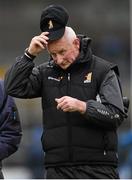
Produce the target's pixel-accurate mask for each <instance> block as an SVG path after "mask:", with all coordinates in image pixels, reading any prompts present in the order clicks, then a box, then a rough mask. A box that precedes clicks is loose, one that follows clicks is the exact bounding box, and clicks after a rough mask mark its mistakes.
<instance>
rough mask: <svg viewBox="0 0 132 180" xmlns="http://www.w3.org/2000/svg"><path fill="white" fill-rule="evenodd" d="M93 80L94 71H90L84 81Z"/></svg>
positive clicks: (89, 81)
mask: <svg viewBox="0 0 132 180" xmlns="http://www.w3.org/2000/svg"><path fill="white" fill-rule="evenodd" d="M91 80H92V72H90V73H88V74H87V75H86V76H85V79H84V83H91Z"/></svg>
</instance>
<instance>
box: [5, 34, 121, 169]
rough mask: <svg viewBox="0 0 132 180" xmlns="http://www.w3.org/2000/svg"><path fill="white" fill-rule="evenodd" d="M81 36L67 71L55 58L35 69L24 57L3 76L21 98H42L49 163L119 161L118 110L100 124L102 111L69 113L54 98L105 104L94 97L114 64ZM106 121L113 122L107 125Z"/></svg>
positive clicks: (12, 91)
mask: <svg viewBox="0 0 132 180" xmlns="http://www.w3.org/2000/svg"><path fill="white" fill-rule="evenodd" d="M80 41H81V48H80V55H79V57H78V58H77V60H76V61H75V63H73V64H72V65H71V66H70V67H69V68H68V69H67V70H63V69H61V68H60V67H58V66H57V65H55V64H54V62H53V61H52V59H51V61H50V64H48V63H45V64H42V65H40V66H38V67H35V68H33V67H34V64H33V62H32V61H30V60H29V59H28V58H27V57H25V56H23V57H21V58H18V59H17V62H16V63H15V64H14V65H13V66H12V68H11V69H10V71H9V72H8V73H7V75H6V77H5V87H6V90H7V91H8V93H9V94H11V95H13V96H15V97H20V98H34V97H42V108H43V126H44V133H43V135H42V145H43V149H44V151H45V166H46V167H52V166H63V165H82V164H89V165H102V164H103V165H110V166H117V162H118V157H117V134H116V129H117V127H118V126H117V119H116V117H115V118H113V117H114V115H115V112H114V113H113V112H111V111H110V110H109V109H108V110H107V111H108V113H109V114H110V115H109V116H107V118H106V121H105V119H103V123H102V121H101V119H100V118H102V115H101V114H100V113H99V112H98V111H97V109H96V108H95V109H94V108H93V109H92V110H91V111H90V112H91V114H96V117H93V116H91V117H93V118H94V119H92V118H90V117H89V116H88V113H86V114H84V115H82V114H80V113H78V112H71V113H69V112H67V113H65V112H63V111H61V110H57V108H56V102H55V98H60V97H62V96H71V97H73V98H77V99H79V100H82V101H85V102H88V101H90V100H92V104H93V102H94V104H96V103H97V107H99V106H103V107H105V106H104V105H103V104H100V103H99V102H97V101H96V96H97V94H98V93H99V89H100V85H101V82H102V81H103V79H104V77H105V76H106V74H107V73H108V72H109V71H111V69H113V68H112V67H116V65H112V66H111V63H109V62H107V61H105V60H103V59H101V58H98V57H96V56H94V55H92V51H91V48H90V42H91V40H90V39H89V38H87V37H85V36H81V37H80ZM69 79H70V80H69ZM108 103H109V102H108ZM91 107H92V106H91ZM95 107H96V106H95ZM88 108H89V107H87V110H88ZM113 108H114V109H116V111H118V109H117V108H115V107H113ZM118 113H119V118H120V119H121V116H120V112H118ZM85 115H86V116H87V117H86V116H85ZM112 116H113V117H112ZM103 118H104V115H103ZM97 120H98V121H97ZM108 121H109V122H110V123H109V126H108V125H107V126H105V125H106V124H107V122H108ZM104 124H105V125H104ZM113 125H114V126H113ZM113 127H114V128H113ZM106 150H107V151H106Z"/></svg>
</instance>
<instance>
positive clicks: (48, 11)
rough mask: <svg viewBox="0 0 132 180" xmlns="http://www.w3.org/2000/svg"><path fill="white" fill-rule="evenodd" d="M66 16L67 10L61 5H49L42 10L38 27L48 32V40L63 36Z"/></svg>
mask: <svg viewBox="0 0 132 180" xmlns="http://www.w3.org/2000/svg"><path fill="white" fill-rule="evenodd" d="M68 18H69V16H68V12H67V10H66V9H65V8H64V7H63V6H61V5H50V6H48V7H46V8H45V9H44V10H43V11H42V14H41V18H40V29H41V31H42V32H46V31H48V32H50V33H49V35H48V37H49V40H57V39H59V38H61V37H62V36H63V34H64V32H65V26H66V24H67V21H68Z"/></svg>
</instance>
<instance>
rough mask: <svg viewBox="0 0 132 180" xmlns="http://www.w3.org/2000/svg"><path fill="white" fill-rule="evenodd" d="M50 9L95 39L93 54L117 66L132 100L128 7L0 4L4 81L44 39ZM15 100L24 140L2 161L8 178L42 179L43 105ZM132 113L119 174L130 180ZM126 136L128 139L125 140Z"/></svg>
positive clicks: (93, 2)
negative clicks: (35, 40) (36, 40)
mask: <svg viewBox="0 0 132 180" xmlns="http://www.w3.org/2000/svg"><path fill="white" fill-rule="evenodd" d="M50 4H61V5H63V6H65V8H66V9H67V10H68V11H69V15H70V19H69V23H68V25H69V26H71V27H73V29H74V30H75V31H76V32H77V33H78V34H81V33H82V34H86V35H88V36H89V37H91V38H92V40H93V42H92V49H93V53H95V54H96V55H98V56H100V57H102V58H104V59H107V60H109V61H111V62H115V63H117V64H118V66H119V69H120V74H121V82H122V87H123V93H124V95H126V96H128V97H129V98H130V99H131V97H130V65H131V63H130V1H123V0H122V1H121V0H116V1H115V0H83V1H79V0H72V1H70V2H69V1H66V0H65V1H64V0H61V1H59V0H53V1H52V0H28V1H27V0H0V77H2V78H3V77H4V73H5V71H6V69H7V68H8V67H9V66H10V65H11V64H12V63H13V62H14V61H15V57H16V56H19V55H22V54H23V52H24V49H25V48H27V46H28V44H29V43H30V40H31V38H32V37H33V36H35V35H37V34H39V33H40V29H39V20H40V14H41V11H42V9H43V8H44V7H46V6H47V5H50ZM47 58H48V55H47V53H42V54H41V55H39V57H37V59H36V61H35V62H36V65H38V64H40V63H43V61H45V60H47ZM15 100H16V103H17V106H18V109H19V113H20V117H21V122H22V128H23V138H22V142H21V145H20V148H19V150H18V151H17V152H16V153H15V154H14V155H12V156H11V157H9V158H8V159H6V160H5V161H4V174H5V177H6V178H12V179H15V178H16V179H20V178H21V179H22V178H27V179H28V178H36V179H37V178H42V177H43V152H42V151H41V142H40V136H41V132H42V112H41V103H40V99H32V100H20V99H15ZM130 109H131V108H130ZM130 112H131V111H130V110H129V117H128V119H127V120H126V121H125V122H124V123H123V124H122V126H121V127H120V129H119V131H118V132H119V147H120V148H119V155H120V166H119V170H120V175H121V177H122V178H129V177H130V178H132V174H131V172H132V169H131V168H132V158H131V160H129V162H128V157H129V156H131V157H132V142H131V141H132V140H130V138H129V137H130V136H131V128H132V125H131V120H130ZM127 135H130V136H129V137H128V138H127ZM126 138H127V140H126ZM128 139H129V140H128ZM131 139H132V138H131ZM126 142H129V143H126ZM129 159H130V158H129Z"/></svg>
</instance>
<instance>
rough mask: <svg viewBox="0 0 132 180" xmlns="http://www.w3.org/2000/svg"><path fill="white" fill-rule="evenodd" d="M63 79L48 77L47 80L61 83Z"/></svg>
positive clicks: (61, 77)
mask: <svg viewBox="0 0 132 180" xmlns="http://www.w3.org/2000/svg"><path fill="white" fill-rule="evenodd" d="M62 79H63V76H60V77H57V78H54V77H51V76H48V80H53V81H58V82H59V81H61V80H62Z"/></svg>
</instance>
